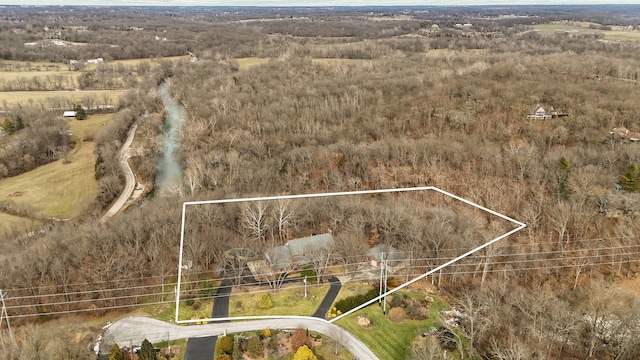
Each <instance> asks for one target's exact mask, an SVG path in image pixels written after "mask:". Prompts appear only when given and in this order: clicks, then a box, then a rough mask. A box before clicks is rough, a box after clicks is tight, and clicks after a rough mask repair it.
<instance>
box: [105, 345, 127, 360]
mask: <svg viewBox="0 0 640 360" xmlns="http://www.w3.org/2000/svg"><path fill="white" fill-rule="evenodd" d="M109 360H124V352H123V351H122V349H120V346H118V344H113V346H112V347H111V354H109Z"/></svg>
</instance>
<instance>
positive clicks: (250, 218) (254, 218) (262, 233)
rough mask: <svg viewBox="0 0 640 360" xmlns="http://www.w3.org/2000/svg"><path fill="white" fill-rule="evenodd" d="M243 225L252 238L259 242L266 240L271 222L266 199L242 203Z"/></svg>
mask: <svg viewBox="0 0 640 360" xmlns="http://www.w3.org/2000/svg"><path fill="white" fill-rule="evenodd" d="M241 211H242V219H241V221H242V226H243V227H244V228H245V229H246V230H247V232H248V233H249V235H250V237H251V239H253V240H255V241H259V242H265V241H266V235H267V230H268V228H269V223H268V222H267V220H268V219H267V215H268V204H267V202H265V201H254V202H251V203H242V205H241Z"/></svg>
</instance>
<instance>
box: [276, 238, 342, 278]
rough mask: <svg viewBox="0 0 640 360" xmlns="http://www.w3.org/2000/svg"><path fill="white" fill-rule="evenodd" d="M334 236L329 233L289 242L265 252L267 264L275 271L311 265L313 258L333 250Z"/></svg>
mask: <svg viewBox="0 0 640 360" xmlns="http://www.w3.org/2000/svg"><path fill="white" fill-rule="evenodd" d="M333 246H334V242H333V236H332V235H331V234H329V233H327V234H320V235H312V236H307V237H304V238H299V239H293V240H289V241H288V242H287V243H286V244H284V245H282V246H276V247H272V248H269V249H268V250H267V251H266V252H265V257H266V259H267V262H268V263H269V264H270V266H271V267H272V268H273V269H277V270H280V269H284V268H287V267H297V266H304V265H307V264H310V263H311V261H312V260H313V256H314V255H316V254H318V253H322V252H331V251H332V250H333Z"/></svg>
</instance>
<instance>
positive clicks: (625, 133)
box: [609, 126, 640, 142]
mask: <svg viewBox="0 0 640 360" xmlns="http://www.w3.org/2000/svg"><path fill="white" fill-rule="evenodd" d="M609 134H613V135H617V136H619V137H621V138H622V139H624V140H629V141H632V142H637V141H640V133H639V132H635V131H629V129H627V128H626V127H623V126H621V127H617V128H613V129H611V131H610V132H609Z"/></svg>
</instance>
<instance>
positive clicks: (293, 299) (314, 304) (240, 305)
mask: <svg viewBox="0 0 640 360" xmlns="http://www.w3.org/2000/svg"><path fill="white" fill-rule="evenodd" d="M302 285H303V284H302V283H296V284H289V285H285V286H284V287H283V288H282V289H280V290H278V291H275V290H271V289H270V290H269V291H267V290H266V289H265V291H267V292H269V294H270V295H271V300H272V301H273V307H272V308H270V309H259V308H258V302H259V301H260V298H261V297H262V294H263V293H264V292H256V293H246V294H243V293H233V294H232V295H231V298H230V299H229V316H231V317H238V316H266V315H299V316H311V315H313V313H314V312H315V311H316V310H317V309H318V306H320V302H321V301H322V299H324V296H325V295H326V294H327V291H329V285H319V286H318V285H308V286H307V298H305V297H304V286H302Z"/></svg>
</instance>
